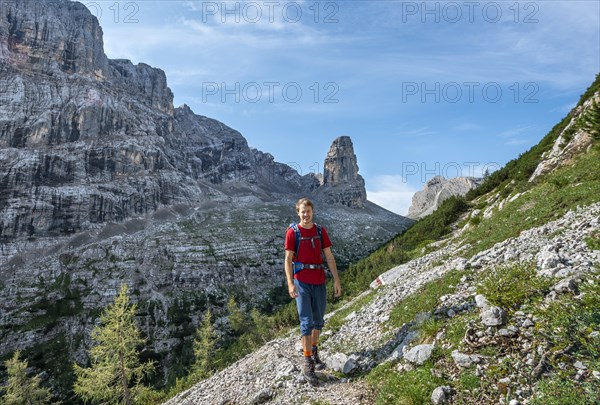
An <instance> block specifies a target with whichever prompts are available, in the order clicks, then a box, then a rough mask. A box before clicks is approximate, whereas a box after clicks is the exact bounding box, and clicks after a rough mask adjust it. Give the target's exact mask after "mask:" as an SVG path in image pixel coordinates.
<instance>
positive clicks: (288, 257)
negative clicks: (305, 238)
mask: <svg viewBox="0 0 600 405" xmlns="http://www.w3.org/2000/svg"><path fill="white" fill-rule="evenodd" d="M293 260H294V251H293V250H286V251H285V262H284V268H285V278H286V279H287V285H288V293H289V294H290V297H292V298H296V297H297V296H298V291H296V285H295V284H294V269H293V265H292V262H293Z"/></svg>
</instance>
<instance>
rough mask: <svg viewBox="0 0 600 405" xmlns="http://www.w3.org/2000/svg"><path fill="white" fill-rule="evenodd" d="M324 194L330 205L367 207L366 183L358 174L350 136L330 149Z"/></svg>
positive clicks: (334, 143) (335, 143) (343, 138)
mask: <svg viewBox="0 0 600 405" xmlns="http://www.w3.org/2000/svg"><path fill="white" fill-rule="evenodd" d="M322 192H323V194H324V195H325V198H326V201H327V202H329V203H333V204H343V205H346V206H348V207H352V208H363V207H364V205H365V201H366V200H367V192H366V189H365V181H364V179H363V178H362V176H361V175H360V174H358V163H357V159H356V155H355V154H354V146H353V144H352V140H351V139H350V137H348V136H340V137H339V138H337V139H336V140H334V141H333V143H332V144H331V147H330V148H329V152H328V153H327V157H326V158H325V165H324V169H323V186H322Z"/></svg>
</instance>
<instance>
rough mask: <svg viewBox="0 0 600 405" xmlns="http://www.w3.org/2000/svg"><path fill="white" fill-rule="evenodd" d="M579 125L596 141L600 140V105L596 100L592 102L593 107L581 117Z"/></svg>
mask: <svg viewBox="0 0 600 405" xmlns="http://www.w3.org/2000/svg"><path fill="white" fill-rule="evenodd" d="M577 125H578V126H579V127H580V128H581V129H583V130H584V131H586V132H588V133H589V134H590V135H592V137H593V138H594V139H596V140H600V105H598V103H597V102H596V100H594V101H592V105H591V106H589V107H588V108H587V110H585V112H584V113H583V114H582V115H581V117H580V118H579V120H578V121H577Z"/></svg>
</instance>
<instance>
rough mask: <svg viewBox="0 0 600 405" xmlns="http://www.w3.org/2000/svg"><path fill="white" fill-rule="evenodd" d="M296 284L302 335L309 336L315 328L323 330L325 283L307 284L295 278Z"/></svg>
mask: <svg viewBox="0 0 600 405" xmlns="http://www.w3.org/2000/svg"><path fill="white" fill-rule="evenodd" d="M294 285H295V286H296V290H297V291H298V297H297V298H296V307H298V317H299V318H300V332H301V333H302V336H309V335H311V334H312V331H313V329H317V330H321V329H323V325H325V321H324V319H323V317H324V316H325V303H326V302H327V293H326V291H325V284H306V283H303V282H301V281H298V280H296V279H294Z"/></svg>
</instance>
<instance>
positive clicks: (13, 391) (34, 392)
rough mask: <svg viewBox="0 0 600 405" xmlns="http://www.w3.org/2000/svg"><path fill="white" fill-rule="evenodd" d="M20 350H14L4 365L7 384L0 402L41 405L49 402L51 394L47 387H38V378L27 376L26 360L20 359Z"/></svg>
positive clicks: (14, 404) (15, 404) (17, 404)
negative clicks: (6, 373)
mask: <svg viewBox="0 0 600 405" xmlns="http://www.w3.org/2000/svg"><path fill="white" fill-rule="evenodd" d="M20 356H21V353H20V352H18V351H17V352H15V354H14V355H13V357H12V358H11V359H10V360H6V363H5V366H6V370H7V372H8V385H7V386H6V388H5V391H6V394H5V395H4V397H3V398H2V403H3V404H6V405H38V404H39V405H43V404H49V403H50V400H51V398H52V394H51V393H50V390H49V389H48V388H42V387H40V378H39V377H38V376H37V375H36V376H33V377H27V373H26V370H27V362H26V361H24V360H20V359H19V357H20Z"/></svg>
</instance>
